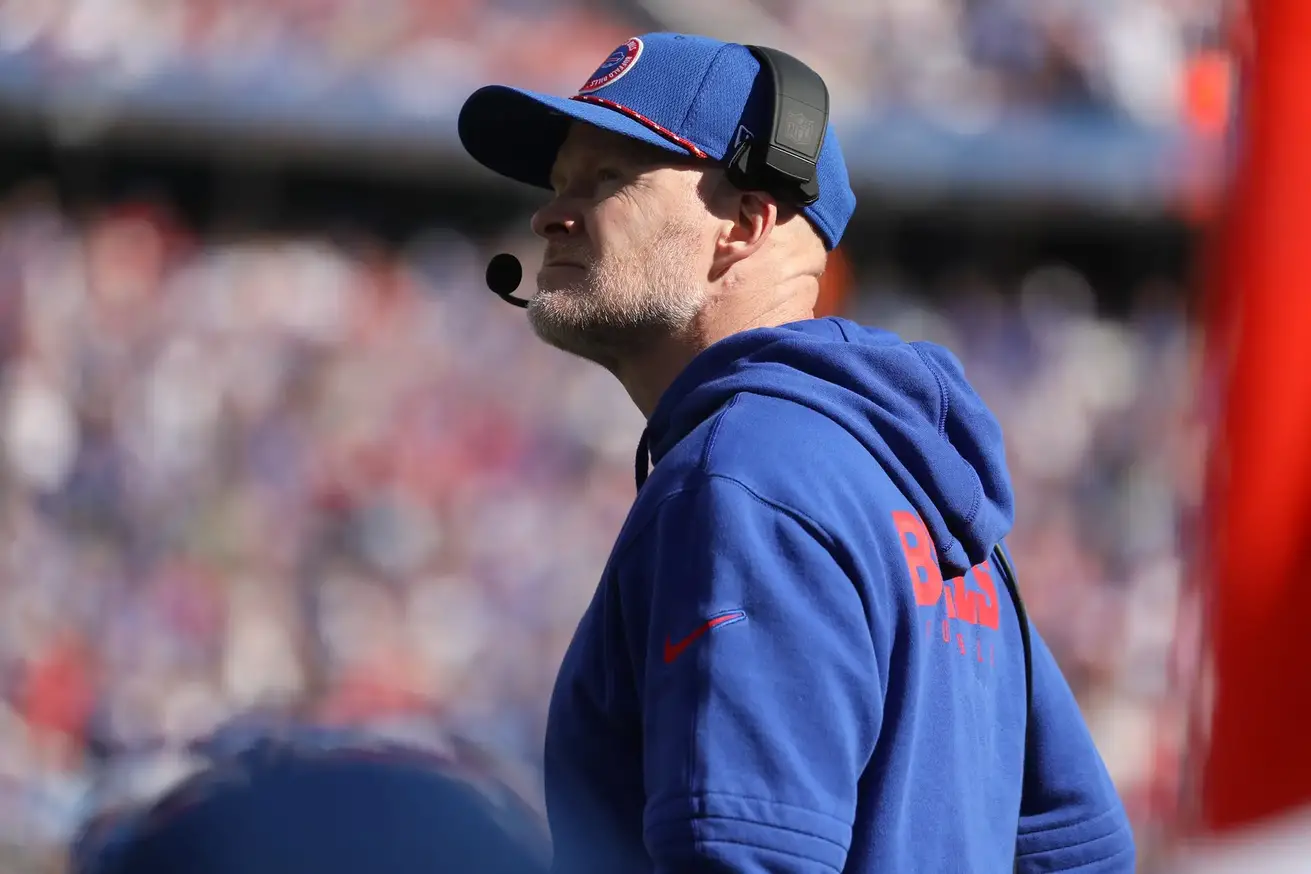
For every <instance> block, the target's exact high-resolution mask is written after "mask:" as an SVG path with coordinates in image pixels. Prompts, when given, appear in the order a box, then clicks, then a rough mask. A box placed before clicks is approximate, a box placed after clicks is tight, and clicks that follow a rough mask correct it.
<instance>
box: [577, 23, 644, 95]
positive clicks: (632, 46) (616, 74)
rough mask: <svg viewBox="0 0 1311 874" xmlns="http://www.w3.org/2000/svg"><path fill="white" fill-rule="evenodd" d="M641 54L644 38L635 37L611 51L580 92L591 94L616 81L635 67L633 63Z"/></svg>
mask: <svg viewBox="0 0 1311 874" xmlns="http://www.w3.org/2000/svg"><path fill="white" fill-rule="evenodd" d="M641 56H642V40H640V39H638V38H637V37H633V38H632V39H630V40H629V41H628V42H626V43H624V44H623V45H621V46H620V47H619V48H617V49H615V50H614V51H613V52H611V53H610V57H608V58H606V59H605V62H604V63H603V64H601V66H599V67H597V68H596V72H595V73H593V74H592V78H590V79H588V80H587V82H586V84H584V85H583V87H582V88H579V89H578V93H579V94H591V93H592V92H593V91H596V90H598V89H600V88H604V87H605V86H607V85H610V84H612V83H614V82H615V81H617V80H618V79H620V78H621V77H622V76H623V75H624V74H625V73H627V72H628V71H629V70H631V69H633V65H634V64H636V63H637V59H638V58H640V57H641Z"/></svg>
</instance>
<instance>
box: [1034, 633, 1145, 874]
mask: <svg viewBox="0 0 1311 874" xmlns="http://www.w3.org/2000/svg"><path fill="white" fill-rule="evenodd" d="M1031 635H1032V646H1033V713H1032V716H1031V719H1032V720H1033V722H1032V724H1031V726H1030V735H1029V745H1028V750H1027V761H1026V764H1025V768H1024V796H1023V801H1022V803H1021V807H1020V831H1019V844H1018V852H1019V862H1020V865H1019V871H1020V874H1038V872H1042V871H1071V870H1078V871H1081V872H1084V871H1086V872H1088V874H1121V872H1132V871H1134V870H1135V864H1136V861H1135V852H1136V851H1135V847H1134V839H1133V832H1132V830H1131V829H1130V826H1129V819H1128V816H1127V815H1126V814H1125V810H1124V806H1123V805H1122V804H1121V802H1120V796H1119V794H1118V793H1117V792H1116V790H1115V785H1114V784H1113V783H1112V782H1111V777H1110V775H1109V774H1108V773H1107V772H1106V766H1105V765H1104V764H1103V762H1102V758H1101V755H1100V754H1099V753H1098V752H1097V747H1096V746H1095V745H1094V743H1093V739H1092V735H1091V734H1090V733H1089V731H1088V727H1087V725H1086V724H1085V723H1084V719H1083V715H1082V713H1081V712H1080V710H1079V705H1078V702H1077V701H1076V700H1075V697H1074V693H1073V692H1071V691H1070V687H1069V685H1068V684H1067V683H1066V682H1065V678H1064V676H1062V674H1061V670H1060V668H1059V667H1057V664H1056V659H1055V658H1054V657H1053V656H1052V653H1051V650H1049V649H1048V648H1047V644H1046V643H1044V642H1043V640H1042V638H1041V637H1040V636H1039V635H1038V633H1037V631H1036V630H1035V631H1031Z"/></svg>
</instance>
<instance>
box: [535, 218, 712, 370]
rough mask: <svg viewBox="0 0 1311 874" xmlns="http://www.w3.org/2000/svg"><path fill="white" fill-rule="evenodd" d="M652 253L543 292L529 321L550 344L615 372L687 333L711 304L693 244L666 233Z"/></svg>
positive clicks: (538, 294)
mask: <svg viewBox="0 0 1311 874" xmlns="http://www.w3.org/2000/svg"><path fill="white" fill-rule="evenodd" d="M652 249H653V251H649V252H644V253H643V256H642V257H640V258H636V259H633V262H632V263H629V264H626V265H622V266H621V265H603V266H601V267H599V268H598V267H597V266H593V267H591V268H589V269H588V271H587V275H586V276H585V277H584V278H583V280H582V281H580V282H578V283H576V284H575V285H572V286H569V287H564V288H551V289H546V290H539V291H538V293H537V295H536V296H534V297H533V299H532V301H531V303H529V305H528V321H529V323H530V324H531V325H532V328H533V331H534V332H535V333H536V334H537V336H538V337H539V338H540V339H541V340H542V341H543V342H545V343H547V344H548V345H551V346H554V347H555V348H557V349H559V350H561V351H563V352H568V353H569V354H571V355H577V356H578V357H580V358H584V359H586V360H588V361H592V362H595V363H597V364H600V365H601V366H602V367H605V368H607V369H609V370H612V371H613V370H614V369H615V367H616V366H617V364H618V363H619V362H620V361H623V360H625V359H629V358H632V357H633V356H637V355H641V354H642V353H644V352H646V351H648V350H649V349H651V348H652V347H653V346H654V345H655V344H656V343H658V342H659V341H661V340H664V339H667V338H669V337H676V336H680V335H683V334H685V333H686V332H687V331H688V329H689V328H690V327H691V326H692V323H693V322H694V320H695V319H696V318H697V316H698V315H699V314H700V312H701V309H702V307H703V306H704V304H705V286H704V283H703V282H698V281H697V280H696V277H695V276H694V273H693V270H692V269H691V267H690V264H691V259H690V258H689V257H688V252H689V246H688V245H687V239H686V238H685V237H683V238H680V235H679V234H678V233H677V232H674V233H672V234H669V235H665V234H662V235H661V236H660V243H659V244H657V245H656V246H653V247H652Z"/></svg>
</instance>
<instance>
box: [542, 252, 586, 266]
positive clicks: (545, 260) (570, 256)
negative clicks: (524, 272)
mask: <svg viewBox="0 0 1311 874" xmlns="http://www.w3.org/2000/svg"><path fill="white" fill-rule="evenodd" d="M542 264H543V266H545V265H547V264H571V265H573V266H575V267H591V266H592V257H591V256H590V255H588V254H587V253H585V252H580V251H577V250H571V249H547V250H546V254H545V255H543V256H542Z"/></svg>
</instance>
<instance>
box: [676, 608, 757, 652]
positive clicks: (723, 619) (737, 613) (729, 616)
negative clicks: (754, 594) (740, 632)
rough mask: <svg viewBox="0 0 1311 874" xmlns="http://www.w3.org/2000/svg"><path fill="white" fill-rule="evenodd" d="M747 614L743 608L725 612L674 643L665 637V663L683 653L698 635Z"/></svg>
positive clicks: (744, 616)
mask: <svg viewBox="0 0 1311 874" xmlns="http://www.w3.org/2000/svg"><path fill="white" fill-rule="evenodd" d="M746 618H747V614H746V613H743V612H742V611H741V610H734V611H733V612H732V613H725V614H724V615H722V616H716V617H715V618H714V619H708V620H706V621H705V622H703V623H702V624H701V627H700V628H698V629H697V630H696V631H693V632H692V633H691V634H689V635H688V636H687V637H685V638H683V639H682V640H680V641H679V642H678V643H674V642H673V640H672V639H671V638H668V637H666V638H665V664H669V663H670V662H672V661H673V660H674V659H676V658H678V657H679V656H680V655H682V654H683V650H685V649H687V648H688V647H689V646H691V645H692V644H693V643H694V642H695V641H696V639H697V638H698V637H700V636H701V635H703V634H705V633H706V632H707V631H709V630H710V629H712V628H714V627H715V626H717V625H724V624H726V623H729V622H736V621H738V620H739V619H746Z"/></svg>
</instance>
